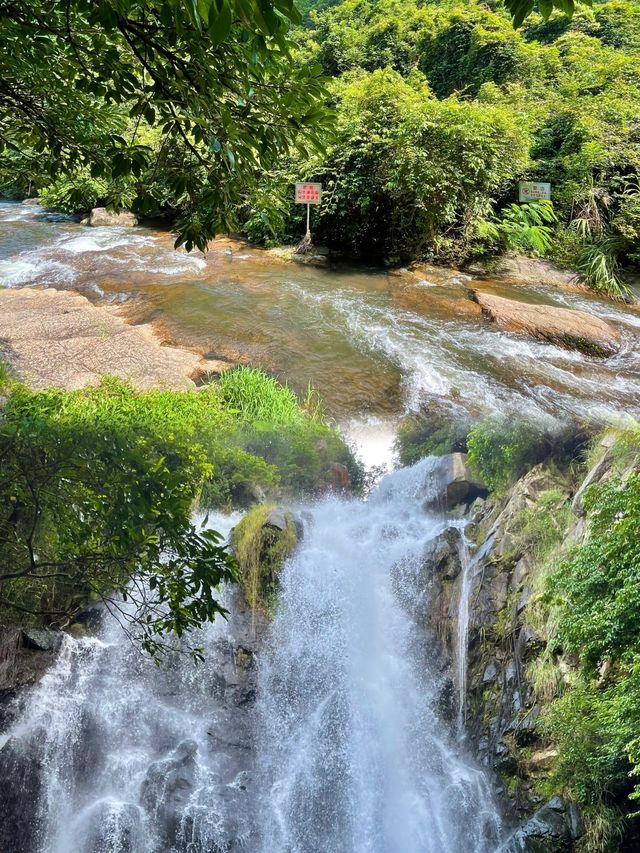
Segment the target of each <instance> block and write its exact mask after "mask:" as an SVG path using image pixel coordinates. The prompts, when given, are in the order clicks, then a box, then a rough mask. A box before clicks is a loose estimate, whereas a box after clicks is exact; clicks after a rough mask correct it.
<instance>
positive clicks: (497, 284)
mask: <svg viewBox="0 0 640 853" xmlns="http://www.w3.org/2000/svg"><path fill="white" fill-rule="evenodd" d="M471 282H473V286H474V287H480V288H481V289H488V290H491V291H492V292H495V293H497V294H499V295H503V296H508V295H513V293H514V288H513V286H510V285H509V282H508V280H503V279H501V278H494V279H478V278H474V277H472V276H470V275H467V274H464V273H461V272H460V271H458V270H451V269H445V268H437V267H433V268H426V269H425V277H424V278H421V277H418V276H415V275H412V274H409V273H402V272H400V273H395V274H389V273H387V272H385V271H381V270H379V269H367V268H364V267H358V268H350V267H340V268H338V269H331V270H325V269H314V268H308V267H301V266H299V265H297V264H291V263H284V262H283V261H281V260H280V259H278V258H276V257H274V256H273V255H272V254H270V253H268V252H265V251H262V250H260V249H255V248H250V247H248V246H245V245H242V244H238V243H229V242H228V241H224V240H222V241H216V242H215V243H214V244H213V247H212V249H211V250H210V251H209V252H208V253H207V255H206V256H204V255H203V254H202V253H200V252H196V253H193V254H190V255H188V254H186V253H184V252H180V251H175V250H174V249H173V244H172V238H171V237H170V235H168V234H167V233H164V232H160V231H154V230H152V229H149V228H144V227H137V228H87V227H86V226H83V225H80V224H78V223H76V222H74V221H72V220H70V219H69V218H65V217H60V216H56V215H55V214H50V213H47V212H45V211H43V210H41V208H39V207H38V206H37V205H34V204H12V203H1V204H0V283H2V284H3V285H4V286H7V287H25V286H34V285H42V286H51V287H58V288H74V289H77V290H79V291H80V292H82V293H84V294H85V295H86V296H88V297H89V298H90V299H91V300H92V301H94V302H97V303H101V302H109V303H116V304H119V305H121V306H122V307H121V310H122V311H123V312H124V314H125V316H127V317H128V318H129V319H130V320H131V321H132V322H149V321H150V322H153V323H154V324H156V326H157V327H158V328H159V329H160V330H161V333H162V335H163V336H164V337H165V338H166V339H169V340H171V341H174V342H175V343H177V344H179V345H186V346H189V347H193V348H196V349H198V350H199V351H200V352H202V353H203V354H208V355H210V356H211V357H214V358H222V359H229V360H231V361H240V362H251V363H253V364H258V365H260V366H262V367H264V368H265V369H266V370H268V371H270V372H272V373H274V374H275V375H277V376H279V377H280V378H282V379H284V380H286V381H287V382H288V383H289V384H290V385H291V386H292V387H293V388H294V389H296V390H297V391H304V390H305V389H306V387H307V385H308V383H309V382H311V383H312V384H313V386H314V387H315V388H316V389H317V390H318V391H319V393H320V395H321V396H322V398H323V399H324V401H325V403H326V405H327V408H328V410H329V412H330V414H331V415H332V416H334V417H335V418H336V420H337V421H338V422H339V423H340V424H341V425H342V426H343V427H344V428H345V429H346V431H347V432H348V433H350V434H352V435H353V436H354V438H355V439H356V441H358V443H361V444H366V445H368V447H369V452H370V455H371V454H373V456H374V457H375V455H376V454H378V455H381V456H384V455H385V454H388V446H389V444H390V442H391V441H392V439H393V432H394V428H395V423H396V422H397V419H398V417H399V416H400V415H402V414H403V413H404V412H407V411H411V410H415V409H416V408H418V407H419V406H420V405H422V404H424V403H429V404H431V405H434V406H437V407H438V408H439V409H441V410H448V411H450V412H451V414H452V415H453V416H458V415H470V416H472V417H474V418H475V417H481V416H484V415H487V414H492V413H499V414H514V415H518V416H520V417H528V418H530V419H546V420H548V419H550V418H552V419H555V420H563V419H566V418H567V417H574V418H575V417H577V418H584V419H593V418H595V419H598V420H602V419H607V418H611V417H616V416H618V415H620V414H621V413H623V412H627V413H633V414H638V413H640V370H639V368H640V349H639V348H638V337H639V335H640V313H638V312H637V311H635V310H633V309H630V308H629V307H627V306H624V305H617V304H615V303H613V302H611V301H607V300H603V299H599V298H597V297H595V296H592V295H590V294H588V293H586V292H584V291H575V290H570V289H559V288H551V287H545V286H542V285H537V286H525V285H522V284H520V285H518V286H517V290H516V293H517V298H519V299H523V300H525V301H528V302H538V303H548V304H558V305H561V306H566V307H573V308H580V309H583V310H587V311H590V312H592V313H593V314H596V315H597V316H599V317H602V318H604V319H606V320H608V321H610V322H611V323H613V324H614V325H615V326H616V327H617V328H618V329H619V330H620V332H621V334H622V347H621V350H620V352H619V353H618V354H617V355H615V356H613V357H611V358H608V359H604V360H602V359H594V358H590V357H588V356H585V355H582V354H580V353H578V352H575V351H569V350H564V349H561V348H559V347H556V346H553V345H551V344H546V343H543V342H540V341H537V340H534V339H531V338H529V337H526V336H524V335H521V334H515V333H510V332H506V331H502V330H500V329H498V328H496V327H495V326H492V325H490V324H489V323H487V322H486V321H485V320H483V319H482V318H481V317H480V316H479V315H478V313H477V311H476V310H472V309H474V308H475V307H476V306H474V305H473V303H471V301H470V300H469V297H468V287H469V285H470V283H471Z"/></svg>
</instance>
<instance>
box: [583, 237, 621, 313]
mask: <svg viewBox="0 0 640 853" xmlns="http://www.w3.org/2000/svg"><path fill="white" fill-rule="evenodd" d="M623 245H624V244H623V242H622V241H621V240H620V238H619V237H605V238H603V239H602V240H599V241H598V242H597V243H589V244H587V245H586V246H584V247H583V249H582V250H581V251H580V252H579V253H578V256H577V257H576V261H575V263H576V269H577V270H578V272H580V273H582V275H583V276H584V277H585V279H586V281H587V283H588V284H589V286H590V287H591V288H593V290H597V291H598V292H599V293H603V294H605V295H606V296H611V297H613V298H614V299H623V300H624V299H628V298H629V296H630V295H631V288H630V287H629V285H627V284H625V282H624V281H622V279H621V278H620V275H619V265H618V260H617V255H618V253H619V252H620V250H621V249H622V247H623Z"/></svg>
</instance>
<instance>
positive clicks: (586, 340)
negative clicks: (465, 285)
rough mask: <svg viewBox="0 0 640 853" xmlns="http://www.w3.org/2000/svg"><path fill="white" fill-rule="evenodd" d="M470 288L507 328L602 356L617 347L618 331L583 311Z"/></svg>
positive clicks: (488, 313)
mask: <svg viewBox="0 0 640 853" xmlns="http://www.w3.org/2000/svg"><path fill="white" fill-rule="evenodd" d="M471 292H472V294H473V298H474V299H475V301H476V302H477V303H478V304H479V305H480V307H481V308H482V311H483V313H484V315H485V316H486V317H488V318H489V319H490V320H492V321H493V322H494V323H497V324H498V325H499V326H501V327H502V328H504V329H507V330H508V331H512V332H523V333H525V334H528V335H531V336H532V337H534V338H538V340H543V341H548V342H549V343H552V344H555V345H557V346H561V347H564V348H565V349H576V350H579V351H580V352H583V353H585V354H586V355H593V356H601V357H606V356H609V355H614V354H615V353H616V352H618V350H619V349H620V332H619V331H618V330H617V329H616V328H614V327H613V326H612V325H611V324H610V323H607V322H606V321H605V320H601V319H600V318H599V317H594V316H593V315H592V314H587V313H586V311H576V310H574V309H572V308H559V307H558V306H556V305H534V304H531V303H528V302H519V301H517V300H515V299H505V298H504V297H502V296H495V295H494V294H493V293H485V292H483V291H481V290H473V291H471Z"/></svg>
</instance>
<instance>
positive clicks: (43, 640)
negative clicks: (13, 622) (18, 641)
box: [22, 628, 61, 652]
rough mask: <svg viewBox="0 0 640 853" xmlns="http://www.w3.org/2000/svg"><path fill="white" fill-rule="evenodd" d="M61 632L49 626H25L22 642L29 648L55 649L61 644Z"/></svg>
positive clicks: (41, 650)
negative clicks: (51, 629) (52, 629)
mask: <svg viewBox="0 0 640 853" xmlns="http://www.w3.org/2000/svg"><path fill="white" fill-rule="evenodd" d="M60 639H61V637H60V634H58V633H57V632H56V631H50V630H49V629H48V628H23V629H22V643H23V645H24V646H25V647H26V648H27V649H35V650H36V651H39V652H50V651H54V650H55V649H57V648H58V646H59V645H60Z"/></svg>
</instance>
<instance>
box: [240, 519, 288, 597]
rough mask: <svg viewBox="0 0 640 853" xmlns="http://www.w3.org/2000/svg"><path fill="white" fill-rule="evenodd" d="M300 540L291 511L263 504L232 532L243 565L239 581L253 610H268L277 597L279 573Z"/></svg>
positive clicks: (241, 565)
mask: <svg viewBox="0 0 640 853" xmlns="http://www.w3.org/2000/svg"><path fill="white" fill-rule="evenodd" d="M297 542H298V529H297V527H296V523H295V520H294V518H293V515H292V513H291V512H288V511H287V510H283V509H282V508H281V507H277V506H276V505H275V504H261V505H259V506H256V507H254V508H253V509H252V510H251V511H250V512H248V513H247V514H246V515H245V516H244V518H243V519H242V520H241V521H240V522H239V524H237V525H236V527H234V529H233V531H232V533H231V547H232V548H233V552H234V554H235V557H236V559H237V561H238V565H239V567H240V583H241V584H242V588H243V590H244V594H245V596H246V599H247V601H248V603H249V605H250V607H251V608H252V609H253V610H262V611H264V612H266V613H269V612H270V611H271V610H272V609H273V605H274V603H275V599H276V593H277V585H278V575H279V573H280V570H281V569H282V566H283V564H284V561H285V560H286V559H287V557H288V556H289V555H290V554H291V553H292V552H293V550H294V548H295V546H296V544H297Z"/></svg>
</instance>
